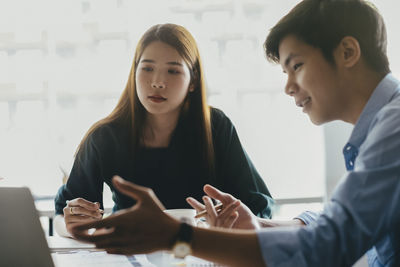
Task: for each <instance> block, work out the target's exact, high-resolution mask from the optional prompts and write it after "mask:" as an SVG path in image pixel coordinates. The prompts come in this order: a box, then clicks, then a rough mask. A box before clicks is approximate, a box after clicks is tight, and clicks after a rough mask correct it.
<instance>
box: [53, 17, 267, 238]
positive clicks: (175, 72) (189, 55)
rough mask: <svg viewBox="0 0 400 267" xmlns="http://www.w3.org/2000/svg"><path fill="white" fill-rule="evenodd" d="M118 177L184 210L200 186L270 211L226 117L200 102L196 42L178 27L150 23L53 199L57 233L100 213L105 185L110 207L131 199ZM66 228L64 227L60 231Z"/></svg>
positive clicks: (260, 210) (127, 203)
mask: <svg viewBox="0 0 400 267" xmlns="http://www.w3.org/2000/svg"><path fill="white" fill-rule="evenodd" d="M114 175H120V176H122V177H125V178H126V179H128V180H130V181H132V182H135V183H136V184H140V185H143V186H146V187H150V188H152V189H153V190H154V192H155V193H156V194H157V196H158V197H159V198H160V200H161V201H162V203H163V204H164V205H165V207H166V208H168V209H170V208H189V207H190V206H189V205H188V204H187V203H186V201H185V199H186V198H187V197H188V196H192V197H194V198H195V199H198V200H200V199H201V198H202V196H203V194H204V193H203V190H202V189H203V186H204V184H207V183H209V184H212V185H214V186H216V187H218V188H221V190H224V191H225V192H229V193H231V194H232V195H234V196H235V197H237V198H239V199H241V200H242V201H243V202H244V203H245V204H246V205H247V206H248V207H249V208H250V209H251V210H252V212H253V213H254V214H256V215H258V216H261V217H269V216H270V215H271V210H270V208H271V207H270V204H271V203H272V199H271V195H270V193H269V191H268V189H267V187H266V186H265V184H264V182H263V180H262V179H261V177H260V176H259V174H258V173H257V171H256V169H255V168H254V166H253V164H252V163H251V161H250V159H249V158H248V156H247V154H246V153H245V151H244V150H243V148H242V146H241V144H240V141H239V138H238V136H237V133H236V130H235V128H234V126H233V124H232V122H231V121H230V120H229V118H227V117H226V116H225V114H224V113H223V112H222V111H220V110H218V109H215V108H211V107H209V106H208V105H207V103H206V86H205V80H204V72H203V68H202V63H201V60H200V55H199V51H198V48H197V44H196V41H195V40H194V38H193V37H192V35H191V34H190V33H189V32H188V31H187V30H186V29H185V28H184V27H182V26H179V25H175V24H161V25H155V26H153V27H151V28H150V29H149V30H147V31H146V32H145V33H144V35H143V36H142V38H141V39H140V40H139V43H138V45H137V48H136V52H135V57H134V61H133V64H132V68H131V72H130V75H129V79H128V82H127V85H126V88H125V90H124V91H123V93H122V95H121V98H120V99H119V102H118V104H117V106H116V107H115V109H114V110H113V111H112V112H111V114H110V115H109V116H107V117H106V118H104V119H102V120H100V121H98V122H97V123H95V124H94V125H93V126H92V127H91V128H90V129H89V131H88V132H87V133H86V135H85V137H84V138H83V140H82V141H81V143H80V145H79V147H78V150H77V154H76V157H75V162H74V165H73V168H72V170H71V173H70V176H69V179H68V181H67V183H66V184H65V185H63V186H62V187H61V188H60V189H59V191H58V193H57V196H56V200H55V206H56V214H57V216H56V222H55V224H56V230H57V231H58V232H59V233H60V234H63V233H64V234H68V233H67V232H65V230H64V232H63V231H62V230H60V229H61V228H60V226H58V225H59V222H60V221H64V222H65V225H66V230H67V231H69V230H70V228H71V227H72V225H73V224H75V223H78V222H84V221H89V220H96V219H100V218H101V217H102V209H103V201H102V196H103V195H102V194H103V185H104V183H106V184H107V185H108V186H109V187H110V188H111V191H112V192H113V200H114V203H115V205H114V208H113V210H114V211H117V210H119V209H123V208H127V207H130V206H132V205H133V204H134V202H133V200H132V199H129V198H127V197H126V196H124V195H123V194H121V193H119V192H118V191H116V190H114V188H113V186H112V183H111V179H112V177H113V176H114ZM63 229H65V228H63Z"/></svg>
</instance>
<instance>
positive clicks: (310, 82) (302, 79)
mask: <svg viewBox="0 0 400 267" xmlns="http://www.w3.org/2000/svg"><path fill="white" fill-rule="evenodd" d="M279 58H280V65H281V66H282V68H283V72H285V73H286V74H287V83H286V86H285V92H286V94H288V95H290V96H293V97H294V99H295V102H296V105H297V106H299V107H301V108H302V109H303V112H305V113H307V115H308V116H309V117H310V119H311V121H312V122H313V123H314V124H317V125H319V124H322V123H325V122H328V121H332V120H335V119H339V118H340V113H341V112H342V110H343V108H342V106H341V103H342V102H343V101H341V98H342V97H341V95H342V94H341V93H340V91H341V90H340V88H341V86H340V77H339V74H338V71H337V70H336V68H335V66H333V65H332V64H331V63H330V62H328V61H327V60H326V59H325V58H324V56H323V54H322V52H321V50H320V49H317V48H314V47H312V46H310V45H307V44H306V43H304V42H302V41H300V40H299V39H297V38H296V37H295V36H294V35H288V36H286V37H285V38H284V39H282V41H281V43H280V45H279Z"/></svg>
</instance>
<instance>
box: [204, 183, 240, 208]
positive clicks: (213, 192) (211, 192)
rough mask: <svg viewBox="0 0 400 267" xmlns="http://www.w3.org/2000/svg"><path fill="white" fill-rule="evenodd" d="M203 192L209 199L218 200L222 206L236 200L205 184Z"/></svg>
mask: <svg viewBox="0 0 400 267" xmlns="http://www.w3.org/2000/svg"><path fill="white" fill-rule="evenodd" d="M203 190H204V192H205V193H206V194H207V195H208V196H209V197H211V198H214V199H218V200H219V201H221V202H222V203H223V204H224V205H226V204H228V203H230V202H232V201H235V200H236V198H234V197H233V196H232V195H230V194H227V193H224V192H222V191H220V190H218V189H217V188H215V187H214V186H211V185H209V184H206V185H205V186H204V188H203Z"/></svg>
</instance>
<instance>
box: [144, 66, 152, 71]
mask: <svg viewBox="0 0 400 267" xmlns="http://www.w3.org/2000/svg"><path fill="white" fill-rule="evenodd" d="M142 70H144V71H152V70H153V68H152V67H143V68H142Z"/></svg>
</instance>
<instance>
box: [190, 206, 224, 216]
mask: <svg viewBox="0 0 400 267" xmlns="http://www.w3.org/2000/svg"><path fill="white" fill-rule="evenodd" d="M214 208H215V210H216V211H217V213H220V212H221V211H222V203H219V204H218V205H216V206H214ZM206 214H207V210H203V211H200V212H199V213H197V214H196V216H194V218H195V219H198V218H201V217H204V216H206Z"/></svg>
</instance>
